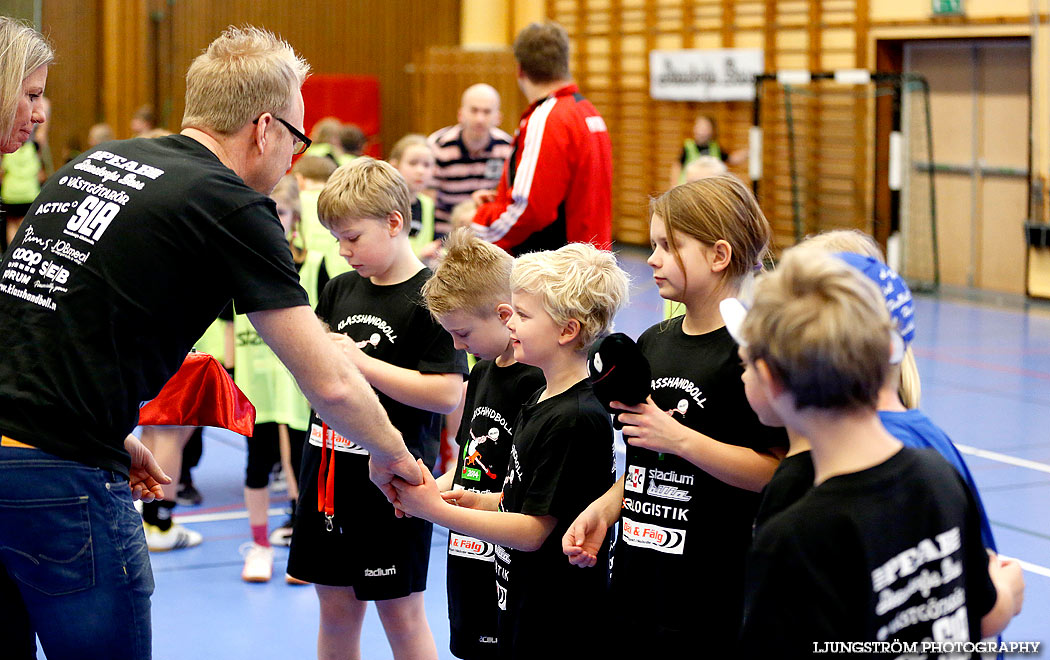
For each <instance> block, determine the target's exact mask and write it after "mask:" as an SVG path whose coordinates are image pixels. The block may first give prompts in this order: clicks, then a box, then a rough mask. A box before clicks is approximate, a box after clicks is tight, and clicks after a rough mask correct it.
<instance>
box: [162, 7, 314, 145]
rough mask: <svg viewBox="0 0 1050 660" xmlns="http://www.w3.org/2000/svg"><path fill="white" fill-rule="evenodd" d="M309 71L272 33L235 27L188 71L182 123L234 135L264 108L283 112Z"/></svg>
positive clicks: (308, 67)
mask: <svg viewBox="0 0 1050 660" xmlns="http://www.w3.org/2000/svg"><path fill="white" fill-rule="evenodd" d="M309 73H310V65H309V64H307V63H306V60H304V59H303V58H302V57H300V56H299V55H297V54H296V53H295V50H293V49H292V47H291V46H290V45H289V44H288V42H286V41H284V40H282V39H280V38H279V37H277V36H276V35H274V34H273V33H272V32H268V31H266V30H261V29H259V28H257V27H252V26H245V27H234V26H230V27H228V28H226V30H225V31H223V33H222V34H220V35H219V36H218V37H217V38H216V39H215V41H213V42H211V44H209V45H208V47H207V49H205V51H204V52H203V53H201V54H200V55H198V56H197V58H196V59H195V60H193V63H192V64H190V68H189V71H187V72H186V111H185V114H184V115H183V117H182V127H183V128H191V127H192V128H197V129H202V130H212V131H215V132H217V133H219V134H221V135H230V134H232V133H236V132H237V131H238V130H240V129H241V128H242V127H243V126H244V125H245V124H247V123H249V122H251V121H253V120H255V119H256V118H257V117H258V116H259V115H261V114H263V113H264V112H269V113H271V114H273V115H275V116H279V117H280V116H283V115H284V114H286V113H287V111H288V110H289V104H290V103H291V100H292V94H293V93H294V92H295V91H297V90H298V89H299V88H300V87H302V86H303V81H304V80H306V76H307V75H308V74H309Z"/></svg>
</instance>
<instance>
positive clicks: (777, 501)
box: [752, 451, 814, 536]
mask: <svg viewBox="0 0 1050 660" xmlns="http://www.w3.org/2000/svg"><path fill="white" fill-rule="evenodd" d="M813 477H814V472H813V458H812V456H810V453H809V452H808V451H803V452H799V453H797V454H792V455H791V456H788V457H786V458H784V460H782V461H780V465H778V466H777V469H776V471H775V472H773V477H772V478H771V479H770V480H769V483H768V484H766V487H765V488H763V489H762V501H761V502H760V503H759V505H758V513H756V514H755V525H754V528H753V531H752V536H757V535H758V533H759V531H761V529H762V525H764V524H765V523H766V521H767V520H769V519H770V518H772V517H773V516H775V515H777V514H778V513H780V512H781V511H783V510H784V509H786V508H788V507H789V506H791V505H792V504H794V503H795V502H798V501H799V500H800V499H802V496H803V495H805V494H806V493H807V492H808V491H809V489H810V488H812V487H813Z"/></svg>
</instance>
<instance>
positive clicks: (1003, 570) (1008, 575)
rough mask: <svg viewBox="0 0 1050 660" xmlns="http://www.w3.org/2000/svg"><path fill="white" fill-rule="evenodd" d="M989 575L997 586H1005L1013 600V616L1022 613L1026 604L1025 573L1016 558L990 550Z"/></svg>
mask: <svg viewBox="0 0 1050 660" xmlns="http://www.w3.org/2000/svg"><path fill="white" fill-rule="evenodd" d="M988 575H989V577H991V578H992V582H993V583H994V584H995V585H996V586H997V588H998V587H999V586H1000V585H1002V586H1005V587H1006V588H1007V589H1008V590H1009V592H1010V597H1011V599H1012V600H1013V604H1014V608H1013V616H1017V615H1018V614H1020V613H1021V606H1022V605H1023V604H1024V573H1023V571H1022V570H1021V565H1020V564H1019V563H1018V562H1017V560H1016V559H1011V558H1009V557H1003V556H1002V555H996V554H994V553H993V552H992V551H990V550H989V551H988Z"/></svg>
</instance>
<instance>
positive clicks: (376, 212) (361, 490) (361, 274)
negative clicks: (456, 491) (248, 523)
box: [288, 157, 466, 659]
mask: <svg viewBox="0 0 1050 660" xmlns="http://www.w3.org/2000/svg"><path fill="white" fill-rule="evenodd" d="M318 215H319V217H320V221H321V223H322V224H323V225H324V226H325V227H327V228H328V229H329V230H330V231H331V232H332V235H333V236H335V237H336V239H337V240H338V241H339V249H340V254H341V255H342V256H343V257H344V258H345V259H346V261H347V262H348V263H349V264H350V265H351V266H352V267H353V268H354V272H350V273H345V274H343V275H340V276H338V277H336V278H334V279H332V280H331V281H330V282H329V283H328V285H327V286H326V287H325V289H324V291H323V292H322V293H321V297H320V300H319V302H318V305H317V315H318V316H319V317H320V318H321V320H322V321H324V322H325V323H326V324H328V326H329V327H330V328H331V330H332V332H333V333H337V334H334V335H333V337H334V338H336V339H337V341H338V342H339V344H340V345H341V346H342V347H343V350H344V351H345V353H346V355H348V356H349V357H350V359H351V361H352V362H353V363H354V364H355V365H356V366H357V368H358V369H359V370H360V371H361V373H362V374H363V375H364V377H365V378H366V379H367V380H368V382H369V383H370V384H371V385H372V387H373V388H374V389H375V390H376V392H377V394H378V395H379V400H380V403H382V404H383V407H384V408H385V409H386V412H387V414H388V415H389V417H390V419H391V420H392V421H393V422H394V426H395V427H396V428H397V429H398V431H400V432H401V435H402V437H403V438H404V440H405V444H406V445H407V446H408V449H409V451H410V452H412V454H413V455H414V456H415V457H416V458H417V459H420V460H421V461H422V463H423V464H425V465H427V466H428V467H427V468H426V470H429V469H431V467H432V466H433V465H434V461H435V459H436V458H437V441H438V432H439V429H440V416H441V415H442V414H446V413H448V412H451V411H452V410H453V409H455V408H456V406H457V405H458V404H459V401H460V397H461V395H462V388H463V376H464V375H465V374H466V358H465V356H464V355H463V353H462V352H461V351H457V350H456V349H455V348H454V347H453V344H452V338H451V337H450V336H449V335H448V333H447V332H445V331H444V330H443V329H442V328H441V326H439V325H438V324H437V323H436V322H435V321H434V320H433V319H432V318H431V317H430V314H429V313H428V312H427V310H426V309H425V308H424V307H423V306H422V305H420V304H419V297H420V290H421V288H422V287H423V284H424V283H425V282H426V281H427V278H428V277H430V271H429V270H428V269H426V268H425V267H424V266H423V264H422V263H420V261H419V259H417V258H416V256H415V255H414V254H413V253H412V248H411V246H410V245H409V242H408V219H409V217H410V216H409V192H408V186H407V185H406V184H405V181H404V179H403V178H402V177H401V175H400V174H398V173H397V170H395V169H394V168H393V166H391V165H389V164H387V163H384V162H382V161H377V160H374V159H372V158H366V157H362V158H358V159H355V160H354V161H352V162H351V163H349V164H348V165H343V166H342V167H340V168H339V169H337V170H336V171H335V173H334V174H333V175H332V177H331V178H330V179H329V180H328V184H327V185H326V186H325V188H324V190H323V191H322V192H321V195H320V198H319V199H318ZM337 468H338V470H337ZM336 471H338V474H339V479H338V481H337V480H336V479H335V473H336ZM368 479H369V463H368V452H367V451H365V450H364V449H363V448H362V447H360V446H358V445H357V444H356V443H355V442H353V441H352V440H350V439H348V438H346V437H344V436H342V435H340V434H338V433H335V432H334V431H332V430H331V429H330V428H329V427H328V425H327V424H326V422H325V420H323V419H322V418H321V417H320V416H319V415H317V413H316V412H315V413H314V414H313V415H312V419H311V422H310V431H309V440H308V443H307V445H306V449H305V451H304V453H303V467H302V473H301V479H300V484H301V487H300V500H299V505H298V507H297V509H296V511H297V516H296V521H295V527H294V529H293V532H292V545H291V552H290V554H289V558H288V573H289V574H290V575H292V576H293V577H296V578H298V579H301V580H306V581H308V582H312V583H314V585H315V588H316V590H317V596H318V599H319V600H320V604H321V620H320V632H319V634H318V642H317V647H318V656H319V657H321V658H347V657H357V656H358V655H359V654H360V633H361V624H362V620H363V618H364V615H365V610H366V608H367V601H370V600H374V601H376V609H377V610H378V612H379V618H380V620H381V621H382V622H383V627H384V629H385V630H386V634H387V638H388V640H389V641H390V645H391V648H392V649H393V652H394V657H395V658H413V659H416V658H436V657H437V649H436V648H435V646H434V640H433V637H432V636H431V633H430V628H429V626H428V625H427V620H426V612H425V610H424V607H423V593H422V592H423V590H424V589H426V579H427V565H428V561H429V557H430V544H431V536H432V525H431V524H430V523H428V522H426V521H424V520H422V519H419V518H412V519H409V518H405V519H398V518H396V517H395V514H394V511H393V509H391V507H390V504H389V503H388V501H387V500H386V498H385V497H384V496H383V494H382V493H380V491H378V490H376V489H375V488H373V487H372V485H371V484H370V483H369V481H368ZM337 493H338V494H337ZM362 533H367V535H368V538H370V539H381V540H382V542H379V543H373V542H362Z"/></svg>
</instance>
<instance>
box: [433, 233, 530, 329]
mask: <svg viewBox="0 0 1050 660" xmlns="http://www.w3.org/2000/svg"><path fill="white" fill-rule="evenodd" d="M513 264H514V259H513V258H512V257H511V256H510V255H509V254H507V252H506V251H504V250H501V249H500V248H498V247H496V246H495V245H493V244H492V243H489V242H488V241H483V240H481V239H480V238H478V237H477V236H475V235H474V232H472V231H471V230H470V229H468V228H464V229H457V230H455V231H453V232H452V233H451V234H449V235H448V238H446V239H445V245H444V256H442V257H441V261H440V262H439V263H438V265H437V268H435V269H434V274H433V275H432V276H431V278H430V279H429V280H427V281H426V284H424V285H423V300H424V301H425V302H426V304H427V308H428V309H430V313H431V314H433V315H434V318H437V317H439V316H443V315H445V314H448V313H450V312H457V311H462V312H467V313H469V314H473V315H474V316H477V317H479V318H484V317H485V316H487V315H489V314H491V313H492V312H493V310H495V308H496V305H499V304H500V303H505V302H509V301H510V271H511V267H512V266H513Z"/></svg>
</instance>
